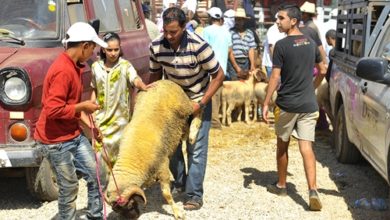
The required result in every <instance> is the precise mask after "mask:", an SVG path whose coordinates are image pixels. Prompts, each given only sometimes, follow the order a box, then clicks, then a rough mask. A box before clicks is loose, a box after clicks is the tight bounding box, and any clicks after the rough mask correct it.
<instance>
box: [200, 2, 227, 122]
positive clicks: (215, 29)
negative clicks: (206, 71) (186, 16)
mask: <svg viewBox="0 0 390 220" xmlns="http://www.w3.org/2000/svg"><path fill="white" fill-rule="evenodd" d="M207 13H208V14H209V16H210V17H209V21H210V24H211V25H210V26H207V27H206V28H205V29H204V30H203V39H204V40H205V41H207V43H209V44H210V46H211V48H212V49H213V51H214V54H215V58H217V60H218V62H219V64H220V65H221V68H222V70H223V73H224V74H225V76H226V66H227V61H228V54H229V49H230V47H231V46H232V40H231V36H230V33H229V31H228V30H226V28H224V27H223V26H222V25H223V20H222V18H223V13H222V10H221V9H220V8H217V7H212V8H210V9H209V10H208V11H207ZM221 91H222V87H220V88H219V89H218V91H217V92H216V93H215V94H214V96H213V98H212V119H211V127H212V128H221V122H220V121H219V108H220V104H221V103H220V100H221Z"/></svg>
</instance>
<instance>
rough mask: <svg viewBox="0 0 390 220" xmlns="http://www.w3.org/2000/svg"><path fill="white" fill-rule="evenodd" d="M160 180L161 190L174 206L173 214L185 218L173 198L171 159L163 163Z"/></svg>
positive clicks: (168, 201) (177, 217) (178, 217)
mask: <svg viewBox="0 0 390 220" xmlns="http://www.w3.org/2000/svg"><path fill="white" fill-rule="evenodd" d="M159 180H160V187H161V192H162V195H163V197H164V198H165V200H166V201H167V203H168V204H169V205H170V206H171V207H172V211H173V215H174V216H175V219H184V215H183V214H182V213H181V211H180V209H179V207H178V206H177V205H176V203H175V201H174V200H173V196H172V193H171V187H170V171H169V160H168V158H166V159H165V160H164V161H163V163H162V164H161V170H160V172H159Z"/></svg>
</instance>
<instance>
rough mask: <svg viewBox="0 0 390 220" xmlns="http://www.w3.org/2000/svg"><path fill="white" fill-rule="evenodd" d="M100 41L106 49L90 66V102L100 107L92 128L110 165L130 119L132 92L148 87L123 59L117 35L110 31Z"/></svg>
mask: <svg viewBox="0 0 390 220" xmlns="http://www.w3.org/2000/svg"><path fill="white" fill-rule="evenodd" d="M103 40H104V41H105V42H107V44H108V47H107V48H101V49H100V58H101V59H100V60H98V61H96V62H94V63H93V64H92V82H91V86H92V88H93V92H92V97H91V99H92V100H93V101H96V103H97V104H98V105H100V110H98V111H96V114H95V115H94V120H95V125H96V127H97V128H98V129H99V130H100V132H99V133H100V134H102V136H103V140H102V143H103V144H104V146H105V147H106V149H107V152H108V154H109V155H108V156H109V160H110V161H111V164H113V163H115V161H116V156H117V155H118V151H119V144H120V139H121V136H122V132H123V129H124V128H125V126H126V125H127V124H128V123H129V122H130V120H131V113H130V106H131V101H132V100H131V94H132V91H133V90H132V89H133V88H134V87H135V88H137V89H139V90H146V89H147V88H148V86H146V85H145V84H144V83H143V82H142V79H141V78H140V77H139V76H138V74H137V72H136V70H135V69H134V67H133V65H132V64H131V63H130V62H129V61H128V60H125V59H123V58H122V51H121V47H120V43H121V42H120V38H119V36H118V34H116V33H112V32H109V33H107V34H105V35H104V36H103ZM96 149H97V150H100V149H101V144H100V143H97V145H96ZM103 155H104V154H103ZM105 159H107V158H105Z"/></svg>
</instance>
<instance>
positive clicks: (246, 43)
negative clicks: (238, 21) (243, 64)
mask: <svg viewBox="0 0 390 220" xmlns="http://www.w3.org/2000/svg"><path fill="white" fill-rule="evenodd" d="M230 33H231V35H232V50H233V54H234V57H235V58H236V59H237V58H248V56H249V49H251V48H256V41H255V36H254V34H253V32H252V31H251V30H249V29H246V31H245V35H244V36H243V37H242V38H241V36H240V34H239V33H238V32H237V31H235V30H232V31H231V32H230Z"/></svg>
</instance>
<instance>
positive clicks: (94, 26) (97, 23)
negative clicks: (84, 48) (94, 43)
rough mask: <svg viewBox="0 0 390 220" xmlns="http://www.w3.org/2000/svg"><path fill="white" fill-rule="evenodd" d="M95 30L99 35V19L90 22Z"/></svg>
mask: <svg viewBox="0 0 390 220" xmlns="http://www.w3.org/2000/svg"><path fill="white" fill-rule="evenodd" d="M88 23H89V24H90V25H91V26H92V27H93V29H95V31H96V34H99V29H100V20H99V19H93V20H90V21H89V22H88Z"/></svg>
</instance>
